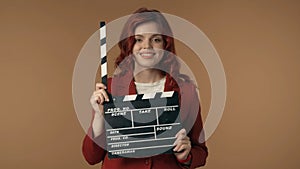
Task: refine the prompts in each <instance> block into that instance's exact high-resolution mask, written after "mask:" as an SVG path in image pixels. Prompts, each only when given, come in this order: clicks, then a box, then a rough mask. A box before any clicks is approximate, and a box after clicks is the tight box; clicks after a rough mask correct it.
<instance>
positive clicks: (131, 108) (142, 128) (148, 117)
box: [100, 22, 182, 158]
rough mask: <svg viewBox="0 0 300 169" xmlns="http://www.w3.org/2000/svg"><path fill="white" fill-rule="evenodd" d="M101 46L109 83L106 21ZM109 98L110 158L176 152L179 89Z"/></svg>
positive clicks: (104, 74) (103, 73)
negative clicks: (177, 90)
mask: <svg viewBox="0 0 300 169" xmlns="http://www.w3.org/2000/svg"><path fill="white" fill-rule="evenodd" d="M100 49H101V50H100V51H101V52H100V54H101V77H102V83H103V84H105V85H107V59H106V58H107V56H106V25H105V22H100ZM108 94H109V93H108ZM109 97H110V101H109V102H106V103H104V118H105V130H106V146H107V147H106V148H107V151H108V153H109V154H108V156H109V158H118V157H130V158H139V157H149V156H154V155H157V154H163V153H173V148H174V145H173V143H174V142H175V140H176V138H175V135H176V134H177V132H178V131H179V130H180V129H181V128H182V126H181V122H180V116H179V112H180V107H179V101H178V93H177V92H175V91H169V92H158V93H149V94H135V95H125V96H112V95H111V94H109Z"/></svg>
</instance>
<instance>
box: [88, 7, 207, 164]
mask: <svg viewBox="0 0 300 169" xmlns="http://www.w3.org/2000/svg"><path fill="white" fill-rule="evenodd" d="M119 47H120V50H121V53H120V55H119V57H118V58H117V59H116V61H115V64H116V66H117V67H118V70H119V71H118V74H117V75H114V77H113V78H109V79H108V85H107V86H105V85H103V84H102V83H97V84H96V89H95V91H94V93H93V94H92V96H91V99H90V102H91V105H92V107H93V109H94V112H93V120H92V123H91V126H90V128H89V131H88V134H87V135H86V137H85V138H84V141H83V147H82V150H83V155H84V157H85V159H86V160H87V161H88V163H90V164H97V163H100V162H101V161H102V169H120V168H122V169H133V168H138V169H140V168H151V169H166V168H170V169H182V168H196V167H199V166H203V165H205V162H206V158H207V154H208V152H207V147H206V146H205V143H204V142H202V143H200V141H199V140H201V139H199V138H200V137H202V140H204V139H203V137H204V136H200V133H201V131H202V119H201V114H200V107H199V100H198V96H197V92H196V89H195V85H194V84H193V83H192V82H191V80H190V79H189V77H188V76H186V75H184V74H181V73H180V71H179V69H180V65H179V62H178V61H177V59H176V56H175V46H174V39H173V37H172V31H171V28H170V26H169V24H168V22H167V21H166V19H165V18H164V16H163V15H162V14H161V13H160V12H159V11H157V10H148V9H146V8H141V9H139V10H137V11H136V12H134V14H133V15H132V16H131V17H130V18H129V19H128V21H127V22H126V24H125V26H124V28H123V31H122V34H121V40H120V42H119ZM106 89H107V90H108V91H109V92H110V93H112V94H113V95H128V94H137V93H138V94H144V93H154V92H163V91H177V92H178V93H179V94H180V96H179V98H180V104H181V110H180V117H181V120H182V124H183V127H184V128H183V129H181V130H180V131H179V132H178V133H177V134H176V141H175V143H174V145H175V146H174V147H175V148H174V149H173V151H174V152H175V153H174V154H161V155H155V156H152V157H147V158H115V159H109V158H108V155H107V151H106V150H105V149H104V148H103V146H99V145H103V143H105V139H106V136H105V129H104V117H103V114H104V113H103V112H104V111H103V103H104V102H105V101H109V97H108V95H107V93H106Z"/></svg>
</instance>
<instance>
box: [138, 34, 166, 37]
mask: <svg viewBox="0 0 300 169" xmlns="http://www.w3.org/2000/svg"><path fill="white" fill-rule="evenodd" d="M134 36H139V37H144V35H142V34H136V35H134ZM155 36H162V35H161V34H153V35H152V36H151V38H152V37H155Z"/></svg>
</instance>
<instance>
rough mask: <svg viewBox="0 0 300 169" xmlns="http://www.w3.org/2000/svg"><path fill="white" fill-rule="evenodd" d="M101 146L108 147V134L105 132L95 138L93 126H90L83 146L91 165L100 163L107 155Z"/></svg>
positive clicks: (84, 154) (85, 155)
mask: <svg viewBox="0 0 300 169" xmlns="http://www.w3.org/2000/svg"><path fill="white" fill-rule="evenodd" d="M94 115H95V113H94V112H93V118H92V119H94ZM99 145H102V146H104V145H106V134H105V132H103V133H102V134H101V135H99V136H97V137H95V138H94V136H93V129H92V126H90V127H89V129H88V133H87V134H86V135H85V137H84V139H83V144H82V153H83V156H84V158H85V160H86V161H87V162H88V163H89V164H90V165H94V164H97V163H100V162H101V161H102V160H103V159H104V157H105V155H106V150H105V149H103V148H102V147H101V146H99Z"/></svg>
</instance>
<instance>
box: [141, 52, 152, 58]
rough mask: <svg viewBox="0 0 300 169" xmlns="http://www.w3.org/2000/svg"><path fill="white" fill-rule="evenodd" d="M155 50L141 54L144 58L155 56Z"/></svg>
mask: <svg viewBox="0 0 300 169" xmlns="http://www.w3.org/2000/svg"><path fill="white" fill-rule="evenodd" d="M155 54H156V53H155V52H141V53H139V55H140V56H141V57H142V58H144V59H151V58H153V57H154V56H155Z"/></svg>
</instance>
